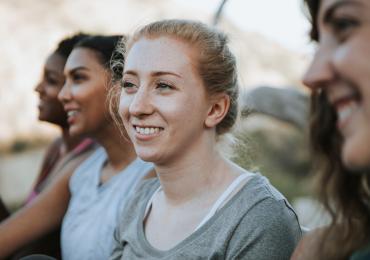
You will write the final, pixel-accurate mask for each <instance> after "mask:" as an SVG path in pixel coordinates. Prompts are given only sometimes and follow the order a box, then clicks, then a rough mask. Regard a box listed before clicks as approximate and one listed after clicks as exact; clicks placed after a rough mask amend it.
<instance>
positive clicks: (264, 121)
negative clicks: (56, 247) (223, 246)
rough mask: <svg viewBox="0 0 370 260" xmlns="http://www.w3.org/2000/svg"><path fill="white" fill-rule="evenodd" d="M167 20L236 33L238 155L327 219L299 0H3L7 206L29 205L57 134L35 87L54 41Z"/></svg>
mask: <svg viewBox="0 0 370 260" xmlns="http://www.w3.org/2000/svg"><path fill="white" fill-rule="evenodd" d="M164 18H186V19H197V20H201V21H203V22H205V23H207V24H210V25H216V26H217V27H219V28H220V29H221V30H223V31H224V32H226V33H227V34H228V35H229V36H230V42H231V47H232V50H233V52H234V54H235V55H236V57H237V62H238V66H239V75H240V83H241V87H242V94H241V104H242V111H243V113H242V115H243V116H242V118H241V121H240V124H239V125H238V127H237V128H236V130H235V136H237V138H238V139H237V140H238V141H237V142H236V145H235V146H234V149H233V156H232V158H233V160H235V161H236V162H237V163H239V164H240V165H241V166H243V167H245V168H247V169H251V170H254V171H258V172H260V173H261V174H262V175H265V176H267V177H268V178H269V179H270V181H271V182H272V183H273V184H274V185H275V186H276V187H277V188H278V189H279V190H280V191H281V192H282V193H283V194H284V195H285V196H286V197H287V198H288V199H289V201H290V202H291V204H292V205H293V207H294V208H295V209H296V211H297V212H298V214H299V215H300V218H301V221H302V224H304V225H306V226H308V227H316V226H318V225H321V224H323V223H325V221H326V220H325V215H323V213H322V211H321V209H320V206H319V205H317V203H316V202H315V200H313V199H312V187H311V183H312V177H311V174H310V172H311V160H310V152H309V148H308V145H307V130H308V129H307V113H308V112H307V111H308V93H307V92H306V90H305V89H304V87H303V86H302V84H301V81H300V79H301V77H302V74H303V73H304V71H305V69H306V67H307V65H308V63H309V60H310V56H311V54H312V52H313V51H312V50H313V46H312V45H311V44H310V43H309V39H308V37H307V35H308V30H309V24H308V22H307V21H306V18H305V16H304V8H303V7H302V3H301V1H300V0H284V1H276V0H259V1H254V0H228V1H220V0H104V1H102V0H96V1H91V0H38V1H32V0H1V1H0V34H1V35H2V37H1V39H2V40H1V41H0V57H1V62H0V195H1V196H2V198H3V200H4V202H5V203H6V204H7V206H8V207H9V208H11V209H12V210H15V209H17V208H18V207H19V205H21V204H22V203H23V200H24V198H25V196H26V195H27V194H28V193H29V191H30V189H31V186H32V185H33V181H34V178H35V176H36V174H37V173H38V170H39V168H40V163H41V160H42V156H43V153H44V152H45V147H46V145H47V144H48V143H49V142H50V140H51V139H52V138H53V137H55V136H56V135H57V134H58V130H57V129H56V128H54V127H53V126H52V125H50V124H48V123H42V122H39V121H38V120H37V114H38V111H37V102H38V96H37V94H36V92H35V91H34V87H35V86H36V84H37V82H38V80H39V78H40V76H41V72H42V66H43V63H44V61H45V59H46V57H47V56H48V54H50V52H51V51H52V50H54V48H55V47H56V44H57V42H58V41H59V40H60V39H62V38H63V37H65V36H66V35H71V34H73V33H75V32H77V31H86V32H90V33H103V34H110V33H126V34H130V33H132V32H133V31H134V30H135V29H136V28H138V27H139V26H141V25H143V24H146V23H148V22H151V21H154V20H157V19H164Z"/></svg>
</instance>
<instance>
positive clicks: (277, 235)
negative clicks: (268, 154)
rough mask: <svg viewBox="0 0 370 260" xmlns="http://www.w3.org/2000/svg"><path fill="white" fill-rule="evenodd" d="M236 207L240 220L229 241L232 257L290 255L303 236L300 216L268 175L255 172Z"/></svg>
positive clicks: (254, 257) (266, 257)
mask: <svg viewBox="0 0 370 260" xmlns="http://www.w3.org/2000/svg"><path fill="white" fill-rule="evenodd" d="M233 208H234V210H233V211H234V214H239V220H238V223H237V225H236V227H235V229H234V232H233V235H232V239H231V241H230V246H229V252H230V254H231V256H233V257H236V256H237V257H249V258H253V259H271V258H276V259H280V258H279V257H281V258H282V259H285V258H289V257H290V255H291V254H292V252H293V250H294V248H295V246H296V244H297V243H298V241H299V239H300V237H301V235H302V233H301V229H300V225H299V222H298V218H297V216H296V214H295V212H294V210H293V209H292V208H291V206H290V205H289V204H288V202H287V201H286V199H285V198H284V196H283V195H281V194H280V193H278V192H277V191H276V190H275V189H274V188H273V187H272V186H271V185H270V184H269V183H268V181H267V180H266V178H264V177H262V176H259V175H256V176H255V177H253V178H252V179H250V180H249V181H248V182H247V183H246V185H245V186H244V187H243V189H242V190H241V191H240V194H239V198H237V203H236V205H234V207H233ZM241 209H242V210H241ZM257 256H258V257H257Z"/></svg>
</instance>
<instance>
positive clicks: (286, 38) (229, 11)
mask: <svg viewBox="0 0 370 260" xmlns="http://www.w3.org/2000/svg"><path fill="white" fill-rule="evenodd" d="M177 1H179V2H180V1H181V3H182V4H186V5H189V6H192V7H198V8H201V9H203V10H204V11H207V12H211V13H215V12H216V10H217V8H218V6H219V4H220V3H221V0H177ZM302 2H303V0H228V1H227V3H226V5H225V7H224V10H223V15H224V16H226V17H227V18H228V19H230V20H232V21H233V22H234V23H235V24H236V25H238V26H240V27H241V28H243V29H245V30H248V31H255V32H258V33H260V34H262V35H265V36H267V37H268V38H270V39H272V40H274V41H276V42H278V43H280V44H281V45H283V46H285V47H286V48H289V49H291V50H294V51H298V52H301V53H310V52H311V51H312V44H309V39H308V36H307V35H308V31H309V23H308V21H307V19H306V17H305V16H304V14H303V8H302V6H303V4H302Z"/></svg>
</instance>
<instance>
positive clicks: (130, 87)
mask: <svg viewBox="0 0 370 260" xmlns="http://www.w3.org/2000/svg"><path fill="white" fill-rule="evenodd" d="M121 87H122V88H123V89H124V91H125V92H126V93H128V94H130V93H134V92H136V89H137V87H136V85H135V84H134V83H132V82H129V81H126V80H123V81H122V82H121Z"/></svg>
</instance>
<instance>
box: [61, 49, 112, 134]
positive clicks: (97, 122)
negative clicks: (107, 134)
mask: <svg viewBox="0 0 370 260" xmlns="http://www.w3.org/2000/svg"><path fill="white" fill-rule="evenodd" d="M64 74H65V75H66V83H65V85H64V86H63V89H62V90H61V92H60V94H59V99H60V100H61V101H62V103H63V105H64V109H65V110H66V112H67V114H68V123H69V125H70V128H69V133H70V134H71V135H81V134H83V135H89V136H91V137H96V135H98V134H99V132H100V131H101V130H102V129H103V128H104V127H106V126H108V125H110V124H111V122H110V120H109V116H108V114H109V112H108V108H107V104H106V97H107V92H108V85H107V84H108V82H109V73H108V72H107V71H106V70H105V69H104V67H103V66H102V65H101V64H100V63H99V60H98V56H97V53H96V52H95V51H93V50H90V49H88V48H83V47H78V48H76V49H74V50H73V51H72V53H71V54H70V55H69V57H68V60H67V63H66V65H65V69H64Z"/></svg>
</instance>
